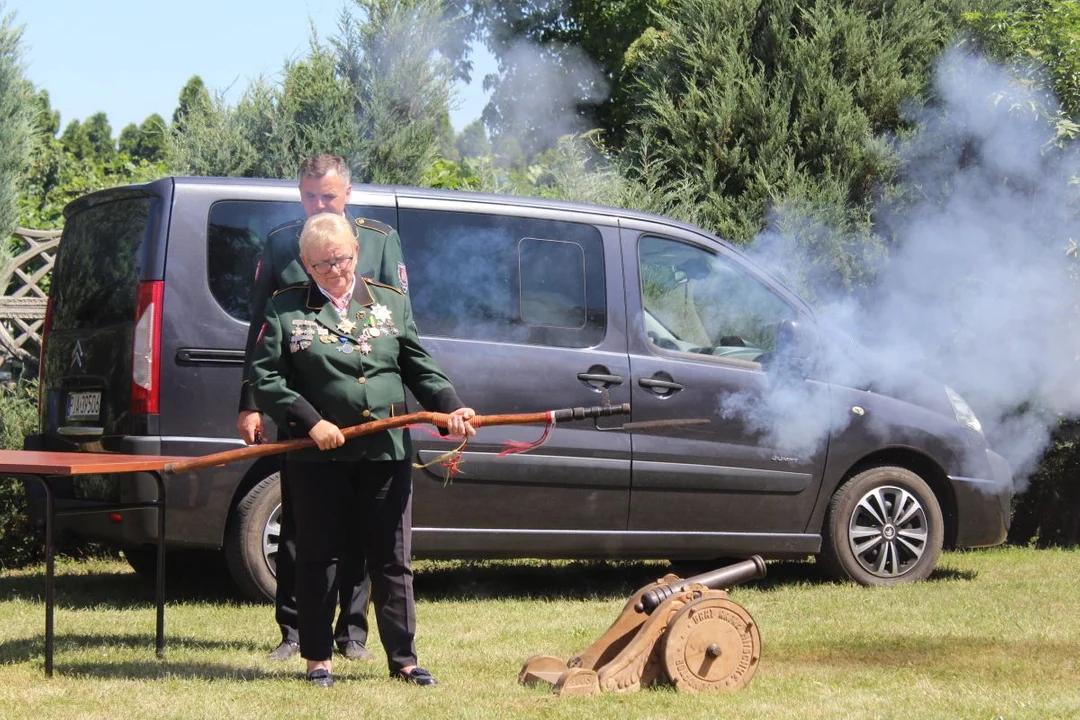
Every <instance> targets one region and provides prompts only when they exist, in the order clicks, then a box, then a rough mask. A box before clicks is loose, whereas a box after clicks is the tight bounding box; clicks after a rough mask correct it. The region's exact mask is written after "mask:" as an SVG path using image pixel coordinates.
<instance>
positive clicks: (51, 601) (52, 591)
mask: <svg viewBox="0 0 1080 720" xmlns="http://www.w3.org/2000/svg"><path fill="white" fill-rule="evenodd" d="M33 477H34V478H36V479H37V480H38V481H39V482H40V483H41V484H42V485H43V486H44V487H45V674H46V675H47V676H49V677H52V674H53V640H54V635H53V609H54V607H55V603H56V574H55V570H56V568H55V567H54V551H55V548H54V547H53V514H54V511H55V505H54V501H53V494H52V487H51V486H50V485H49V480H48V478H45V477H43V476H39V475H34V476H33Z"/></svg>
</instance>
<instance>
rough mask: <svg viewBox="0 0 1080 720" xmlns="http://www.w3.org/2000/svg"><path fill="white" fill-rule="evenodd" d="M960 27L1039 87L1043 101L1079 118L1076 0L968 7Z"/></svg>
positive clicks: (1079, 21) (1027, 0)
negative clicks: (978, 8) (989, 8)
mask: <svg viewBox="0 0 1080 720" xmlns="http://www.w3.org/2000/svg"><path fill="white" fill-rule="evenodd" d="M963 20H964V22H963V26H964V27H965V28H967V29H968V30H969V31H970V32H971V33H972V35H973V38H974V39H975V41H976V42H977V43H978V45H979V48H980V49H981V50H982V51H984V52H986V53H989V54H990V55H991V56H992V57H994V58H996V59H997V60H1000V61H1003V62H1008V63H1010V64H1011V65H1012V66H1013V68H1014V70H1015V71H1016V72H1017V73H1019V74H1020V75H1021V76H1022V77H1024V78H1025V79H1026V80H1027V81H1028V82H1029V83H1030V84H1032V85H1034V86H1036V87H1038V88H1039V89H1040V90H1042V92H1043V94H1044V96H1045V97H1046V104H1047V105H1057V104H1058V103H1060V105H1061V107H1062V108H1063V109H1064V111H1065V113H1066V114H1067V115H1069V116H1070V117H1072V118H1078V117H1080V5H1078V4H1077V3H1076V2H1075V0H1016V2H1013V3H1010V6H1009V7H1007V8H1005V9H997V10H995V11H982V12H979V11H973V12H970V13H967V14H965V15H964V18H963Z"/></svg>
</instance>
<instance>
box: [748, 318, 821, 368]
mask: <svg viewBox="0 0 1080 720" xmlns="http://www.w3.org/2000/svg"><path fill="white" fill-rule="evenodd" d="M812 348H813V334H812V333H811V332H810V331H809V330H808V329H807V328H806V327H805V326H804V325H802V324H801V323H799V322H797V321H795V320H784V321H782V322H781V323H780V324H779V325H777V327H776V342H775V344H774V346H773V350H772V352H770V353H766V355H765V356H763V357H761V358H759V359H758V362H760V363H761V364H762V366H764V367H765V370H766V371H768V372H775V373H779V374H782V375H789V376H792V377H799V378H806V377H807V376H808V375H809V374H810V367H811V355H812Z"/></svg>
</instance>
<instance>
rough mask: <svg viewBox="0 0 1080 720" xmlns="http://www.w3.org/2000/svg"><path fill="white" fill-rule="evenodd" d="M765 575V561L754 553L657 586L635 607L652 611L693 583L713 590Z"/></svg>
mask: <svg viewBox="0 0 1080 720" xmlns="http://www.w3.org/2000/svg"><path fill="white" fill-rule="evenodd" d="M763 577H765V561H764V560H762V559H761V557H760V556H758V555H754V556H753V557H751V558H750V559H748V560H743V561H742V562H737V563H735V564H734V565H728V566H726V567H722V568H717V569H716V570H710V571H709V572H707V573H702V574H700V575H695V576H694V577H689V578H686V579H685V580H679V581H677V582H673V583H668V584H667V585H661V586H659V587H655V588H653V589H652V590H649V591H648V592H646V593H645V594H643V595H642V596H641V602H639V603H637V604H636V605H635V606H634V609H635V610H637V611H638V612H643V613H646V614H648V613H651V612H652V611H653V610H655V609H656V608H658V607H659V606H660V603H662V602H664V601H665V600H667V599H668V598H669V597H671V596H672V595H674V594H676V593H680V592H683V591H684V590H688V589H689V588H690V586H691V585H704V586H705V587H707V588H709V589H711V590H720V589H723V588H729V587H732V586H733V585H739V584H741V583H744V582H748V581H750V580H757V579H759V578H763Z"/></svg>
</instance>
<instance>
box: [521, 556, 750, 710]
mask: <svg viewBox="0 0 1080 720" xmlns="http://www.w3.org/2000/svg"><path fill="white" fill-rule="evenodd" d="M763 577H765V561H764V560H762V559H761V558H760V557H759V556H757V555H755V556H753V557H751V558H750V559H749V560H745V561H743V562H739V563H735V564H733V565H728V566H726V567H722V568H719V569H717V570H713V571H711V572H707V573H703V574H701V575H695V576H694V577H690V578H686V579H685V580H684V579H681V578H679V577H678V576H676V575H665V576H664V577H663V578H661V579H659V580H657V581H656V582H653V583H650V584H648V585H646V586H644V587H642V588H640V589H639V590H638V591H637V592H636V593H634V594H633V595H631V596H630V599H629V600H628V601H627V602H626V605H625V606H624V607H623V610H622V613H621V614H620V615H619V617H618V618H617V619H616V620H615V622H614V623H612V624H611V627H609V628H608V629H607V631H606V632H605V633H604V634H603V635H601V636H600V638H599V639H598V640H597V641H596V642H594V643H593V644H592V645H590V646H589V647H588V648H586V649H585V650H584V651H582V652H581V653H579V654H577V655H575V656H574V657H572V658H570V659H569V660H567V661H565V662H564V661H562V660H560V659H559V658H556V657H552V656H550V655H534V656H533V657H531V658H529V659H528V660H526V661H525V665H524V666H523V667H522V668H521V672H520V673H519V675H518V681H519V682H521V683H522V684H524V685H537V684H548V685H551V686H552V687H553V689H554V692H555V694H556V695H559V696H568V695H595V694H599V693H600V692H602V691H604V692H630V691H633V690H638V689H639V688H641V687H642V686H649V685H654V684H664V683H669V684H672V685H674V686H675V687H676V688H678V689H679V690H687V691H691V692H694V691H724V690H738V689H740V688H743V687H745V686H746V685H747V684H748V683H749V682H750V680H751V679H752V678H753V676H754V673H755V672H756V671H757V666H758V662H759V661H760V659H761V634H760V633H759V631H758V627H757V624H756V623H755V622H754V619H753V618H752V617H750V613H748V612H747V611H746V609H745V608H743V607H742V606H741V605H739V604H738V603H735V602H733V601H732V600H731V599H730V598H729V597H728V594H727V592H725V591H724V590H723V589H722V588H728V587H731V586H733V585H738V584H740V583H744V582H748V581H750V580H756V579H758V578H763Z"/></svg>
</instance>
